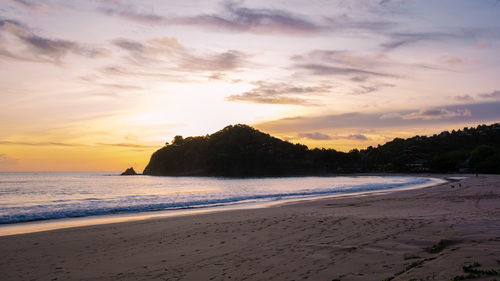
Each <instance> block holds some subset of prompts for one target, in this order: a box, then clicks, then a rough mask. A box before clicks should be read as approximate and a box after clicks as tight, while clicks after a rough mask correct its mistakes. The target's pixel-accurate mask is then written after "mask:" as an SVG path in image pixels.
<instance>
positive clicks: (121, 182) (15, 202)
mask: <svg viewBox="0 0 500 281" xmlns="http://www.w3.org/2000/svg"><path fill="white" fill-rule="evenodd" d="M439 181H440V180H439V179H434V178H424V177H406V176H335V177H279V178H244V179H236V178H217V177H157V176H145V175H138V176H120V175H119V173H109V172H29V173H28V172H16V173H0V224H13V223H22V222H28V221H38V220H54V219H61V218H72V217H88V216H99V215H108V214H123V213H136V212H149V211H158V210H174V209H188V208H189V209H194V208H210V207H215V206H221V205H235V204H246V203H256V202H276V201H280V200H290V199H303V198H312V197H323V196H330V195H347V194H359V193H366V192H374V191H391V190H396V189H411V188H419V187H423V186H428V185H433V184H437V183H439Z"/></svg>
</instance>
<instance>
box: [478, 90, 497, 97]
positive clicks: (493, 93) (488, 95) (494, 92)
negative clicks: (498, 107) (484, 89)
mask: <svg viewBox="0 0 500 281" xmlns="http://www.w3.org/2000/svg"><path fill="white" fill-rule="evenodd" d="M479 96H480V97H482V98H486V99H498V98H500V90H495V91H493V92H491V93H485V94H479Z"/></svg>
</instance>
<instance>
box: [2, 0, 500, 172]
mask: <svg viewBox="0 0 500 281" xmlns="http://www.w3.org/2000/svg"><path fill="white" fill-rule="evenodd" d="M499 18H500V4H499V3H498V1H496V0H478V1H467V0H463V1H451V0H448V1H430V0H429V1H406V0H392V1H390V0H389V1H388V0H383V1H368V0H354V1H343V0H334V1H323V0H318V1H125V0H123V1H122V0H93V1H76V0H74V1H63V0H51V1H34V0H22V1H21V0H4V1H2V2H1V3H0V99H1V103H0V171H68V170H69V171H88V170H93V171H103V170H104V171H118V170H123V169H124V168H126V167H129V166H134V168H136V170H137V171H142V169H144V167H145V165H146V164H147V162H148V161H149V157H150V155H151V153H152V152H154V151H155V150H156V149H158V148H160V147H161V146H162V145H164V144H165V142H167V141H171V139H172V138H173V137H174V136H175V135H183V136H192V135H206V134H210V133H213V132H215V131H217V130H220V129H222V128H223V127H225V126H227V125H230V124H236V123H245V124H249V125H251V126H254V127H255V128H257V129H259V130H262V131H264V132H266V133H269V134H271V135H274V136H277V137H280V138H282V139H285V140H289V141H290V142H293V143H303V144H306V145H308V146H309V147H327V148H334V149H336V150H340V151H349V150H351V149H354V148H358V149H362V148H366V147H368V146H376V145H378V144H383V143H385V142H387V141H389V140H391V139H393V138H394V137H410V136H413V135H417V134H420V135H428V134H434V133H439V132H440V131H442V130H451V129H460V128H463V127H465V126H475V125H478V124H482V123H485V124H489V123H493V122H498V121H500V79H499V73H500V55H499V54H500V20H499Z"/></svg>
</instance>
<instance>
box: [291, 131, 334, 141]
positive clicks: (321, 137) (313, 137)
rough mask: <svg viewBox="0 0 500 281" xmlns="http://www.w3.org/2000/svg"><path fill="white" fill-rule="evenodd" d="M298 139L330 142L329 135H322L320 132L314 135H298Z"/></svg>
mask: <svg viewBox="0 0 500 281" xmlns="http://www.w3.org/2000/svg"><path fill="white" fill-rule="evenodd" d="M298 136H299V138H305V139H311V140H331V139H332V138H331V137H330V136H329V135H325V134H322V133H320V132H314V133H299V134H298Z"/></svg>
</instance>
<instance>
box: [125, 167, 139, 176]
mask: <svg viewBox="0 0 500 281" xmlns="http://www.w3.org/2000/svg"><path fill="white" fill-rule="evenodd" d="M135 175H137V173H136V172H135V171H134V168H133V167H130V168H128V169H126V170H125V172H123V173H122V176H135Z"/></svg>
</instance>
